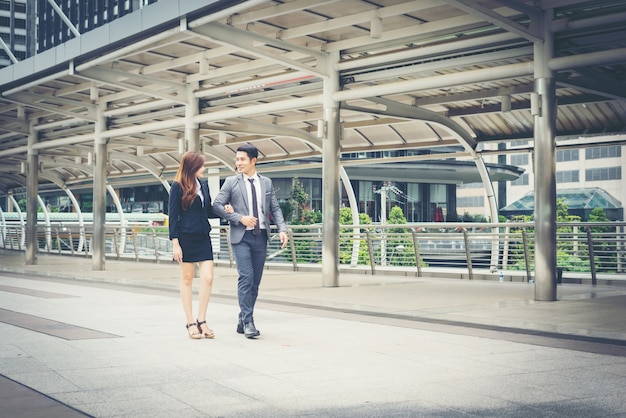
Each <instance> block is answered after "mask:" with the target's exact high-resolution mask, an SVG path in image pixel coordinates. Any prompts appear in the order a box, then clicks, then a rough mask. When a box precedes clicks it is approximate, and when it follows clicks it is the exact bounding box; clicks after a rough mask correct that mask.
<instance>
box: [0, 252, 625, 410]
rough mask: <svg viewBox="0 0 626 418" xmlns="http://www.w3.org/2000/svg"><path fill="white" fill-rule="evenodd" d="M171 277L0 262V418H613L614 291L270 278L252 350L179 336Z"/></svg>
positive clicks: (220, 294)
mask: <svg viewBox="0 0 626 418" xmlns="http://www.w3.org/2000/svg"><path fill="white" fill-rule="evenodd" d="M177 277H178V268H177V266H176V265H173V264H169V263H165V264H152V263H134V262H123V261H112V260H107V262H106V270H105V271H93V270H92V267H91V260H90V259H86V258H69V257H59V256H39V258H38V263H37V264H36V265H34V266H27V265H25V263H24V255H23V253H16V252H0V332H1V335H2V336H3V338H2V342H0V417H17V418H19V417H38V416H42V417H51V418H54V417H74V416H96V417H144V416H145V417H148V416H149V417H171V416H176V417H179V418H182V417H204V416H211V417H213V416H215V417H222V416H223V417H231V416H232V417H276V416H310V417H318V416H321V417H389V416H399V417H400V416H402V417H404V416H406V417H413V416H415V417H423V416H425V417H468V416H469V417H484V416H493V417H496V416H497V417H502V416H511V417H531V416H532V417H536V416H547V417H564V416H567V417H572V416H580V417H605V416H615V417H626V321H624V314H625V313H626V287H624V286H606V285H602V286H595V287H592V286H590V285H570V284H567V285H559V287H558V298H559V300H558V301H556V302H536V301H534V300H533V298H534V290H533V286H532V285H530V284H526V283H510V282H508V283H506V282H505V283H502V284H500V283H498V282H496V281H471V282H470V281H467V280H453V279H429V278H410V277H394V276H371V275H360V274H342V276H341V286H340V287H334V288H328V287H322V286H321V283H322V280H321V276H320V273H317V272H293V271H288V270H277V269H271V270H267V271H266V274H265V277H264V280H263V284H262V289H261V295H260V298H259V304H258V307H257V312H256V318H255V319H256V322H257V325H258V327H259V328H260V329H261V332H262V335H261V337H260V338H259V339H257V340H246V339H245V338H243V337H242V336H241V335H239V334H237V333H235V331H234V327H235V319H236V317H237V311H238V309H237V306H236V272H235V270H234V269H233V268H229V267H218V268H216V277H215V282H214V291H213V296H212V300H211V304H210V306H209V324H210V326H211V327H212V328H213V329H214V330H215V332H216V334H217V337H216V339H215V340H206V339H204V340H200V341H195V340H190V339H189V338H187V337H186V334H185V330H184V328H183V325H184V319H183V315H182V309H181V308H180V302H179V300H178V294H177V287H178V279H177Z"/></svg>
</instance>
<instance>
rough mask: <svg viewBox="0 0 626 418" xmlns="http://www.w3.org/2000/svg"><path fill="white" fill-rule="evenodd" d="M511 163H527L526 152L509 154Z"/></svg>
mask: <svg viewBox="0 0 626 418" xmlns="http://www.w3.org/2000/svg"><path fill="white" fill-rule="evenodd" d="M511 165H517V166H520V165H528V154H513V155H511Z"/></svg>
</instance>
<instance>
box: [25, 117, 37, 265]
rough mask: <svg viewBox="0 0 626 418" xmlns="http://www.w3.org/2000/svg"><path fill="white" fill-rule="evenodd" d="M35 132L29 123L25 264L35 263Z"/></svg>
mask: <svg viewBox="0 0 626 418" xmlns="http://www.w3.org/2000/svg"><path fill="white" fill-rule="evenodd" d="M36 143H37V132H36V131H35V130H34V129H33V124H32V123H31V128H30V133H29V135H28V164H27V165H28V168H27V171H28V178H27V181H26V264H27V265H35V264H37V252H38V251H39V248H38V247H39V246H38V244H37V197H38V196H39V154H38V152H37V150H36V149H33V146H34V145H35V144H36Z"/></svg>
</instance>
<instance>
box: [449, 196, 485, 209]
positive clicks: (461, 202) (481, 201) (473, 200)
mask: <svg viewBox="0 0 626 418" xmlns="http://www.w3.org/2000/svg"><path fill="white" fill-rule="evenodd" d="M456 205H457V206H458V207H465V208H479V207H483V206H485V196H467V197H459V198H458V199H457V202H456Z"/></svg>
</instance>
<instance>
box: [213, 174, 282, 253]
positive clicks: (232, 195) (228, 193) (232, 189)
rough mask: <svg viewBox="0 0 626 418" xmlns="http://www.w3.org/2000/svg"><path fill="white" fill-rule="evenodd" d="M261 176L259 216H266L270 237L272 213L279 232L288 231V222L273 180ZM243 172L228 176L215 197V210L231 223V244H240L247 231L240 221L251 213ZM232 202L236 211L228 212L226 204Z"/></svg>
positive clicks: (273, 221) (267, 231)
mask: <svg viewBox="0 0 626 418" xmlns="http://www.w3.org/2000/svg"><path fill="white" fill-rule="evenodd" d="M257 175H258V176H259V182H260V183H261V196H263V197H264V198H263V199H261V211H262V213H261V214H259V216H264V217H265V225H266V227H267V229H266V233H267V239H268V241H269V239H270V236H271V235H270V230H269V226H270V215H271V222H272V223H274V224H276V226H277V227H278V231H279V232H287V224H286V223H285V219H284V218H283V212H282V211H281V209H280V205H279V204H278V199H277V198H276V193H275V192H274V185H273V184H272V180H271V179H270V178H268V177H265V176H262V175H260V174H258V173H257ZM245 181H246V180H245V178H244V175H243V174H241V173H240V174H236V175H234V176H231V177H228V178H227V179H226V181H224V184H223V185H222V188H221V189H220V191H219V193H218V194H217V196H215V199H213V212H214V213H215V214H216V215H219V216H220V217H222V218H224V219H226V220H227V221H228V222H229V224H230V242H231V244H238V243H239V242H240V241H241V239H242V238H243V234H244V233H245V232H246V226H245V225H243V224H242V223H240V222H239V220H240V219H241V217H242V216H245V215H249V213H248V208H249V205H248V193H247V192H246V184H245ZM229 203H230V204H231V205H232V207H233V209H234V212H233V213H226V212H225V211H224V206H225V205H227V204H229Z"/></svg>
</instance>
